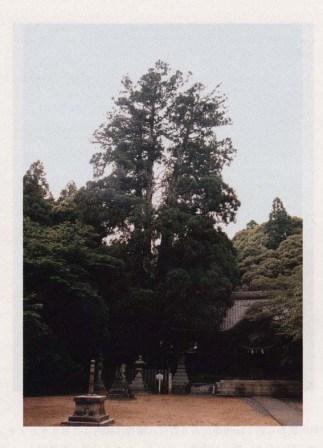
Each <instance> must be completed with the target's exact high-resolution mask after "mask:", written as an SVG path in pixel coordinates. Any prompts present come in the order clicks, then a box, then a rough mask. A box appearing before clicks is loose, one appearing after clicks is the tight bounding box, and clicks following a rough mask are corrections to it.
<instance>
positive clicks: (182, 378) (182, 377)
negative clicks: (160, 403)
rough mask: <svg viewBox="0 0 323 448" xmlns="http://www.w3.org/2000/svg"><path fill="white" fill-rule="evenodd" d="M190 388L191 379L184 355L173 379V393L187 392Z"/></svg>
mask: <svg viewBox="0 0 323 448" xmlns="http://www.w3.org/2000/svg"><path fill="white" fill-rule="evenodd" d="M188 389H189V379H188V376H187V373H186V367H185V358H184V356H182V357H181V358H180V360H179V362H178V366H177V370H176V373H175V375H174V378H173V381H172V393H173V394H186V393H188Z"/></svg>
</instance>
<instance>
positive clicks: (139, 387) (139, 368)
mask: <svg viewBox="0 0 323 448" xmlns="http://www.w3.org/2000/svg"><path fill="white" fill-rule="evenodd" d="M145 364H146V363H145V361H144V360H143V359H142V355H139V357H138V359H137V361H136V362H135V377H134V379H133V380H132V382H131V384H130V389H131V390H132V391H133V392H136V393H137V392H138V393H144V392H145V390H146V388H145V383H144V378H143V367H144V365H145Z"/></svg>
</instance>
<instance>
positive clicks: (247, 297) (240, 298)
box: [220, 290, 277, 331]
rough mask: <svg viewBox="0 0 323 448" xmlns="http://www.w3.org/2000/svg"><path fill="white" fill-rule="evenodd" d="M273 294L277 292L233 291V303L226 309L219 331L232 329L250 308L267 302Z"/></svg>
mask: <svg viewBox="0 0 323 448" xmlns="http://www.w3.org/2000/svg"><path fill="white" fill-rule="evenodd" d="M273 293H277V291H244V290H238V291H234V292H233V293H232V296H231V297H232V299H233V300H234V303H233V305H232V306H231V308H229V309H228V311H227V313H226V316H225V317H224V319H223V322H222V324H221V327H220V330H221V331H227V330H230V329H231V328H233V327H234V326H235V325H236V324H237V323H238V322H240V321H241V320H242V319H243V318H244V317H245V315H246V313H247V311H248V309H250V307H251V306H253V305H255V304H258V303H265V302H267V301H268V300H270V298H271V297H272V296H273Z"/></svg>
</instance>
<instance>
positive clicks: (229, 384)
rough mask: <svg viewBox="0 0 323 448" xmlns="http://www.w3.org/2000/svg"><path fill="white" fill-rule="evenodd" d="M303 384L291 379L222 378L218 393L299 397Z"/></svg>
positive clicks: (246, 395)
mask: <svg viewBox="0 0 323 448" xmlns="http://www.w3.org/2000/svg"><path fill="white" fill-rule="evenodd" d="M301 393H302V386H301V383H300V382H299V381H289V380H239V379H235V380H221V381H218V382H217V383H216V394H217V395H227V396H242V397H248V396H257V395H260V396H261V395H262V396H270V397H299V396H300V395H301Z"/></svg>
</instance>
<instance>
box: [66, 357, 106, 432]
mask: <svg viewBox="0 0 323 448" xmlns="http://www.w3.org/2000/svg"><path fill="white" fill-rule="evenodd" d="M94 373H95V361H94V360H92V361H91V365H90V380H89V392H88V394H85V395H77V396H75V397H74V402H75V410H74V414H73V415H71V416H70V417H68V420H67V421H66V422H62V425H65V426H107V425H111V423H113V419H112V418H110V417H109V415H108V414H107V413H106V411H105V407H104V402H105V400H106V396H105V395H96V394H94V393H93V392H94Z"/></svg>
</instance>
